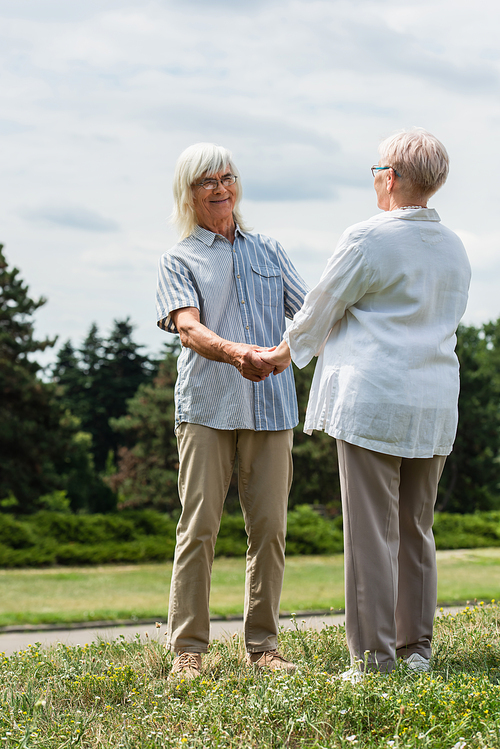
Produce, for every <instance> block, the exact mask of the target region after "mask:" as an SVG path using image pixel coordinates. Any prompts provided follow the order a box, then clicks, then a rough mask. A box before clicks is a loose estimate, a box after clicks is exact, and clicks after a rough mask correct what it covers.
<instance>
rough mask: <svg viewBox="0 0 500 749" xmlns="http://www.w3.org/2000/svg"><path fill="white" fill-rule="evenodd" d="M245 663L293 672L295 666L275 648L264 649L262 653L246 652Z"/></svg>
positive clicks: (272, 669)
mask: <svg viewBox="0 0 500 749" xmlns="http://www.w3.org/2000/svg"><path fill="white" fill-rule="evenodd" d="M247 665H249V666H257V667H258V668H269V669H270V670H271V671H286V672H287V673H289V674H293V672H294V671H295V670H296V668H297V666H296V665H295V663H290V661H287V660H286V658H283V656H282V655H281V654H280V653H279V652H278V651H277V650H265V651H264V652H263V653H247Z"/></svg>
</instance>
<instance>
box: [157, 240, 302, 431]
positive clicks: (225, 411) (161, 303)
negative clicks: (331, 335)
mask: <svg viewBox="0 0 500 749" xmlns="http://www.w3.org/2000/svg"><path fill="white" fill-rule="evenodd" d="M306 292H307V286H306V284H305V283H304V281H303V280H302V278H301V277H300V276H299V274H298V273H297V271H296V270H295V268H294V266H293V265H292V263H291V261H290V260H289V258H288V257H287V255H286V254H285V251H284V250H283V248H282V247H281V245H280V244H279V243H278V242H276V241H275V240H274V239H271V238H269V237H266V236H264V235H262V234H249V233H246V232H242V231H240V230H239V228H238V227H236V234H235V239H234V244H233V245H232V244H231V243H230V242H229V241H228V240H227V239H225V238H224V237H222V236H221V235H220V234H214V233H213V232H211V231H207V230H206V229H202V228H201V227H200V226H197V227H196V228H195V230H194V232H193V233H192V234H191V235H190V236H189V237H187V238H186V239H183V240H182V241H181V242H179V243H178V244H176V245H175V246H174V247H173V248H172V249H171V250H169V252H166V253H165V254H164V255H163V256H162V257H161V259H160V264H159V272H158V289H157V320H158V326H159V327H160V328H162V329H163V330H166V331H168V332H170V333H177V332H178V331H177V329H176V328H175V325H174V324H173V322H172V319H171V317H170V313H171V312H173V311H174V310H176V309H180V308H181V307H196V308H197V309H198V310H199V312H200V321H201V323H202V324H203V325H205V326H206V327H207V328H209V330H211V331H213V332H214V333H216V334H217V335H219V336H220V337H221V338H225V339H226V340H229V341H235V342H238V343H248V344H256V345H258V346H277V345H278V344H279V343H280V341H281V339H282V336H283V333H284V330H285V317H288V318H290V319H293V316H294V314H295V313H296V312H297V311H298V310H299V309H300V308H301V306H302V302H303V300H304V296H305V294H306ZM177 370H178V377H177V382H176V386H175V425H176V427H177V426H178V425H179V424H180V423H181V422H183V421H187V422H190V423H192V424H203V425H204V426H208V427H213V428H214V429H254V430H256V431H264V430H269V431H277V430H281V429H291V428H292V427H294V426H296V424H297V422H298V413H297V397H296V394H295V383H294V380H293V372H292V368H291V367H288V369H286V370H285V371H284V372H282V373H281V374H280V375H278V376H276V377H275V376H274V375H271V376H269V377H267V378H266V379H265V380H263V381H262V382H251V381H250V380H246V379H244V378H243V377H242V376H241V375H240V373H239V372H238V370H237V369H236V368H235V367H233V366H232V365H231V364H227V363H225V362H216V361H210V360H209V359H205V358H204V357H202V356H200V355H199V354H197V353H196V352H195V351H192V350H191V349H189V348H184V347H183V348H182V351H181V353H180V355H179V359H178V363H177Z"/></svg>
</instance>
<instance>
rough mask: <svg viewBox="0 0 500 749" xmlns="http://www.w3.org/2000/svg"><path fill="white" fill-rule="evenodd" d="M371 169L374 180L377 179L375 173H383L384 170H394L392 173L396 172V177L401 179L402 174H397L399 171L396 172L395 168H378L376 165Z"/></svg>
mask: <svg viewBox="0 0 500 749" xmlns="http://www.w3.org/2000/svg"><path fill="white" fill-rule="evenodd" d="M370 169H371V171H372V176H373V177H374V178H375V173H376V172H382V171H383V170H384V169H392V171H393V172H394V174H395V175H396V177H401V175H400V173H399V172H397V171H396V170H395V169H394V167H393V166H377V165H376V164H375V166H371V167H370Z"/></svg>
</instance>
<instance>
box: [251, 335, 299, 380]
mask: <svg viewBox="0 0 500 749" xmlns="http://www.w3.org/2000/svg"><path fill="white" fill-rule="evenodd" d="M257 353H258V356H260V358H261V359H262V361H263V362H265V363H266V364H269V365H271V366H273V367H274V369H273V374H275V375H277V374H280V372H283V370H285V369H286V368H287V367H288V366H289V365H290V362H291V361H292V359H291V357H290V349H289V347H288V343H287V342H286V341H281V343H280V345H279V346H278V347H277V348H276V347H274V348H270V349H269V350H268V351H259V352H257Z"/></svg>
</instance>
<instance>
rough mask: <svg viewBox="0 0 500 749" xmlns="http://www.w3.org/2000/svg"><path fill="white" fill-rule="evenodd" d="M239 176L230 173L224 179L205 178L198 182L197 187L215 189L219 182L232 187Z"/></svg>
mask: <svg viewBox="0 0 500 749" xmlns="http://www.w3.org/2000/svg"><path fill="white" fill-rule="evenodd" d="M237 179H238V177H237V176H236V175H235V174H228V175H227V176H226V177H222V179H204V180H203V182H196V183H195V187H204V188H205V190H215V189H216V188H217V185H218V184H219V182H220V183H221V185H222V186H223V187H231V185H234V183H235V182H236V180H237Z"/></svg>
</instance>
